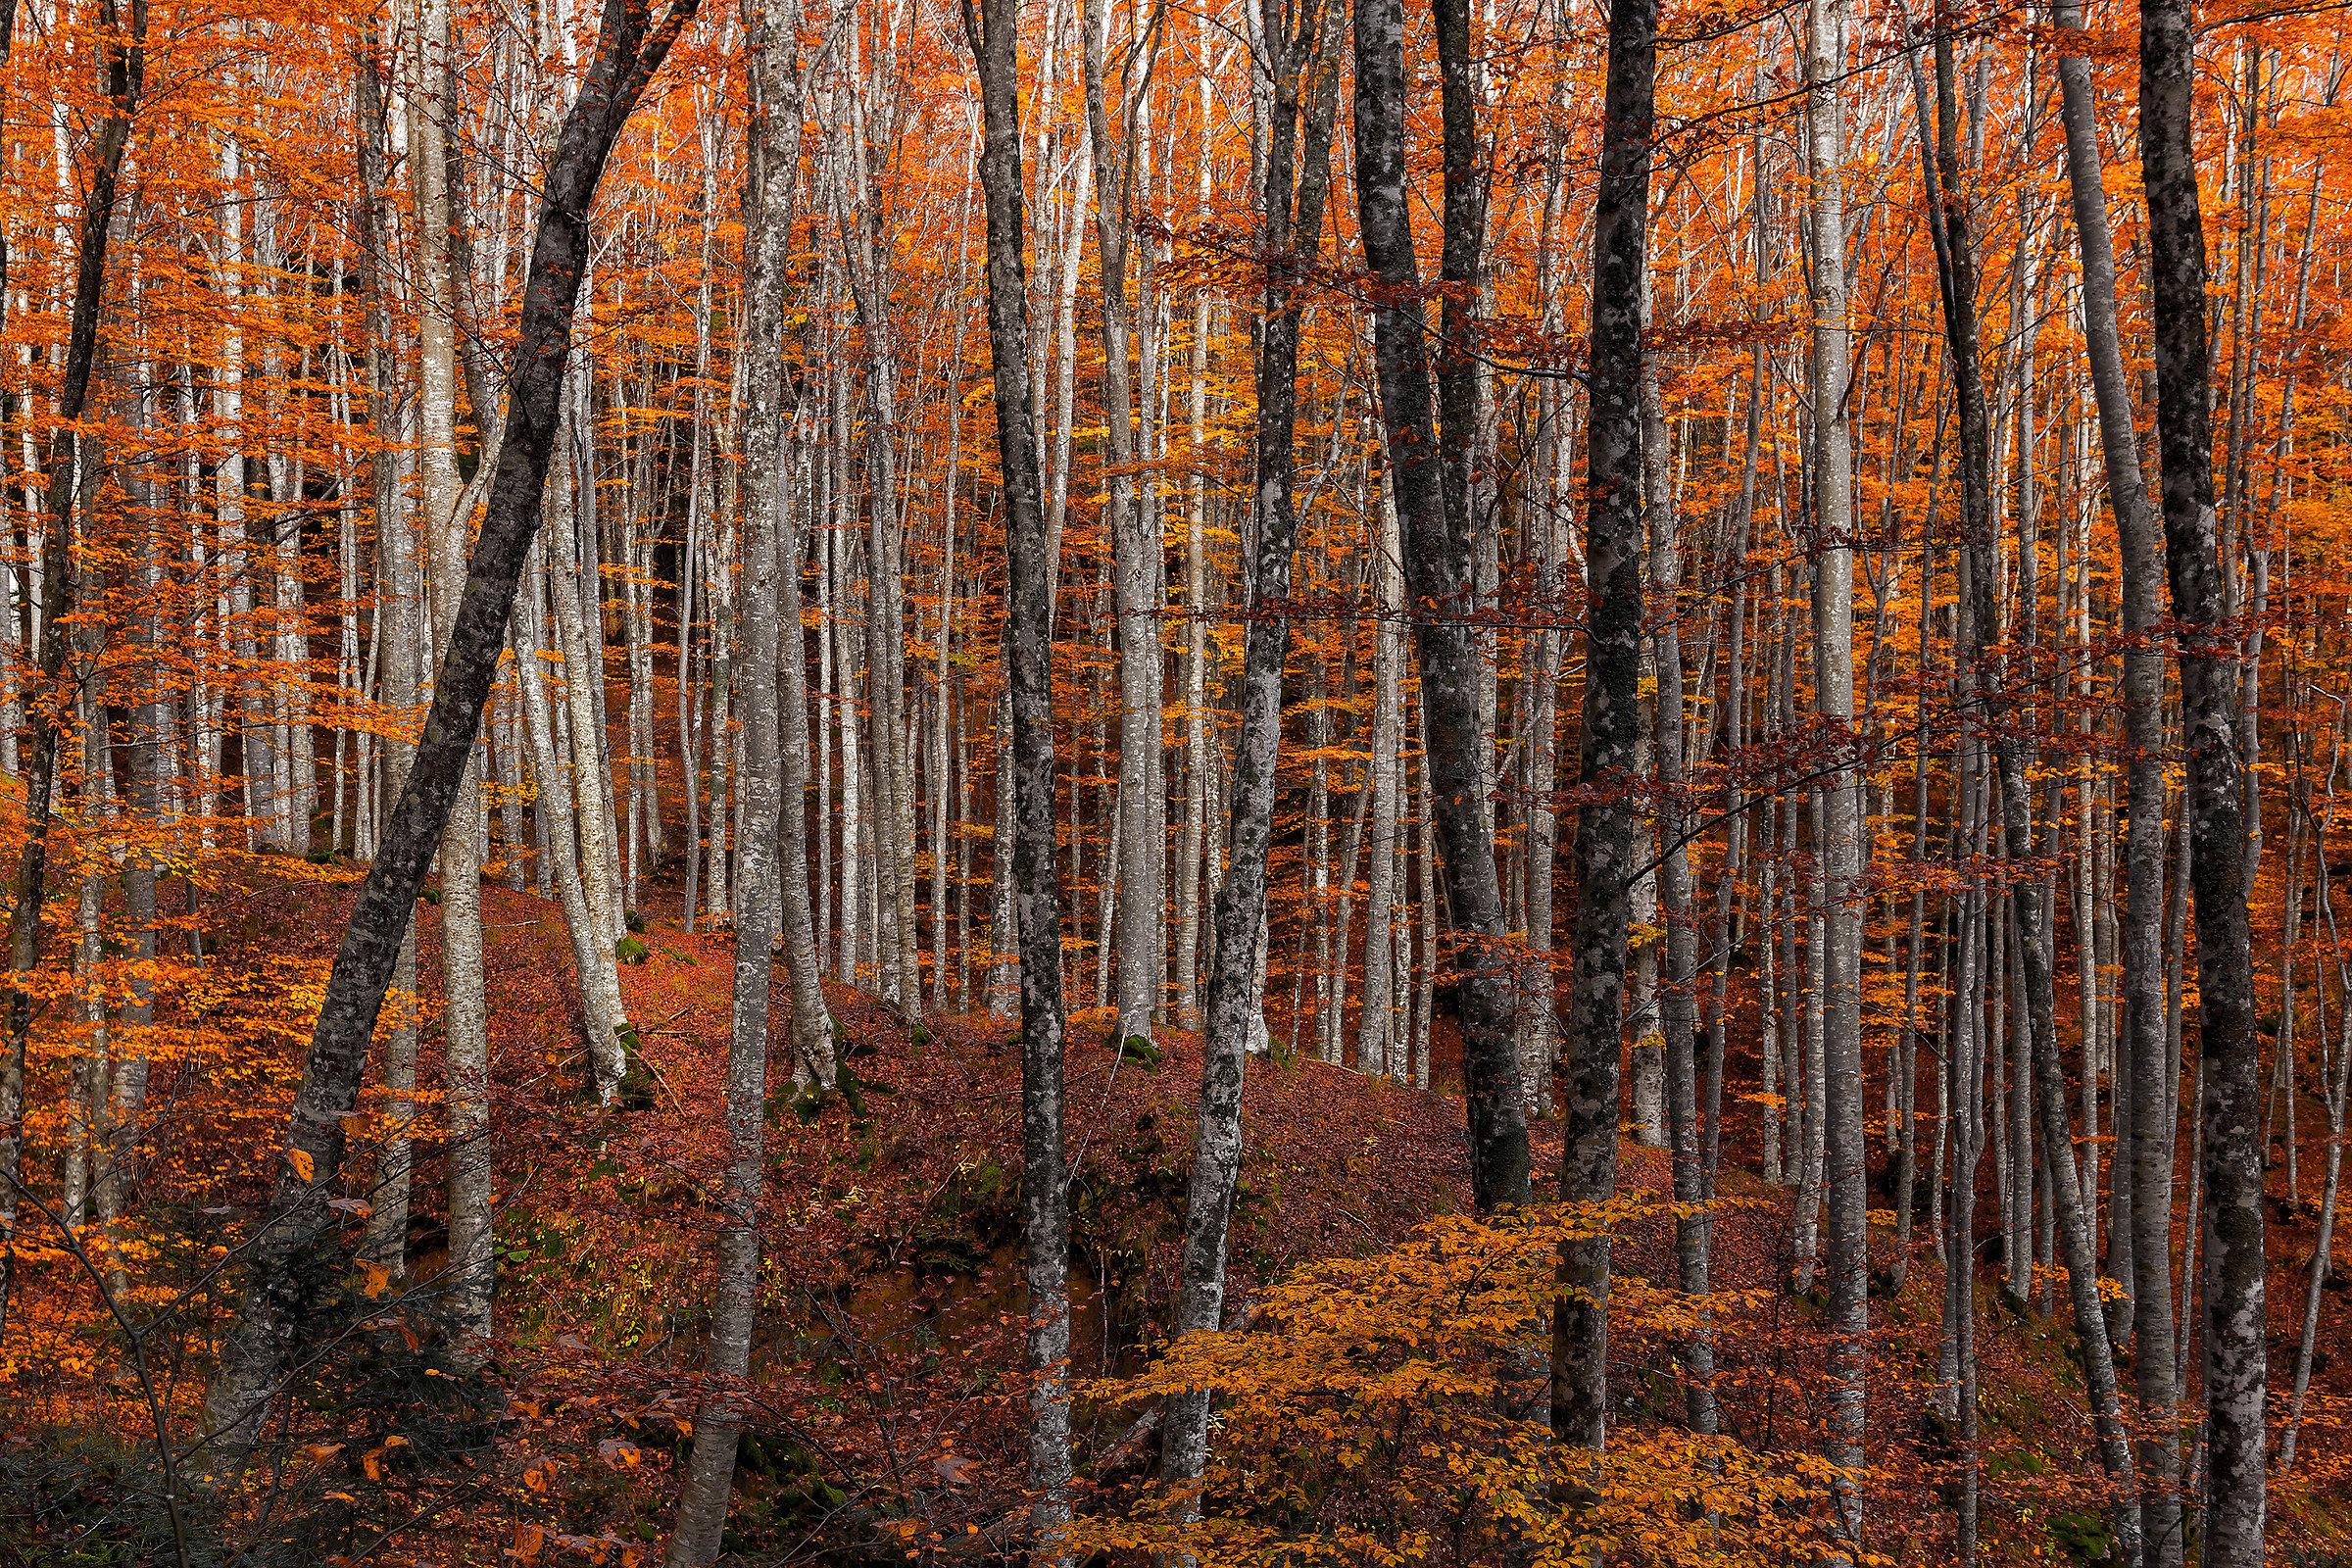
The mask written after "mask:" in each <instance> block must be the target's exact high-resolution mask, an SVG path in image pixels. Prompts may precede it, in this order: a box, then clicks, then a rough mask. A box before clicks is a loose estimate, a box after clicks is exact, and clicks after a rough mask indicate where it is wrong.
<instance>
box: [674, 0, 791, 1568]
mask: <svg viewBox="0 0 2352 1568" xmlns="http://www.w3.org/2000/svg"><path fill="white" fill-rule="evenodd" d="M798 11H799V7H798V6H797V5H796V4H795V3H794V0H747V3H746V4H745V6H744V12H745V16H744V19H743V20H744V30H745V31H746V32H747V33H748V34H749V35H750V36H749V38H748V39H747V40H746V41H747V42H748V43H749V45H750V48H749V49H748V51H747V56H748V61H749V64H750V67H751V73H752V78H753V79H752V92H753V101H754V103H755V105H756V106H757V111H758V119H757V121H756V122H755V125H754V135H755V136H756V137H757V138H758V141H757V148H756V153H755V158H754V169H753V179H752V191H751V192H750V199H749V200H748V201H747V203H746V206H747V207H748V208H749V212H748V213H747V214H746V216H747V218H749V220H750V227H749V232H748V235H747V237H748V238H750V240H751V241H752V251H751V255H750V256H749V257H748V258H747V261H748V262H749V263H750V270H751V275H750V276H749V278H747V279H746V282H747V284H748V287H747V290H746V292H747V293H749V294H750V296H751V298H750V300H749V302H748V303H749V304H750V306H751V310H752V317H753V320H752V324H751V326H750V329H749V330H748V331H747V332H746V334H745V343H746V347H747V349H750V350H751V353H752V358H751V361H750V366H749V374H748V375H747V376H746V380H747V382H749V383H750V384H749V386H748V387H747V391H748V392H749V394H750V395H749V399H748V401H749V403H750V411H749V412H750V416H751V420H750V423H749V425H748V426H747V427H746V431H745V434H746V437H747V440H748V442H749V445H748V446H747V456H749V457H751V460H752V462H753V463H754V465H755V466H753V468H752V470H751V473H752V481H753V491H752V505H751V506H750V507H749V508H747V509H746V510H745V513H744V518H743V592H744V601H745V603H747V604H750V605H754V606H764V605H768V604H772V603H774V602H775V601H776V600H777V599H778V598H780V597H781V595H780V594H779V593H778V589H779V587H780V585H779V584H778V583H777V581H776V578H777V575H778V573H779V572H797V571H798V567H799V564H798V562H797V561H795V560H794V559H793V558H792V556H791V555H790V553H789V552H787V551H786V550H785V549H784V548H783V546H784V543H785V538H784V532H783V530H782V529H781V528H780V527H779V523H780V522H781V521H782V520H783V518H784V517H785V515H786V511H785V507H786V496H785V488H784V483H783V481H784V479H785V476H786V474H785V470H784V468H783V466H781V465H780V464H779V463H778V462H777V461H776V460H777V458H778V457H779V456H780V454H779V452H778V451H777V448H778V447H780V446H781V444H782V443H781V440H780V437H781V435H782V433H783V431H782V420H781V417H780V410H779V404H780V401H781V393H782V391H783V386H782V382H783V361H782V356H781V355H780V354H779V353H778V352H777V350H778V349H779V348H780V346H781V344H780V339H781V336H782V328H783V315H784V309H783V307H784V291H785V287H786V283H787V278H786V276H785V273H786V271H787V270H788V269H789V265H790V264H789V260H788V258H787V256H786V254H785V250H784V247H783V245H782V244H780V243H779V241H780V240H781V239H782V238H783V237H784V236H785V235H786V234H787V233H789V227H790V223H791V202H792V194H793V190H792V187H793V174H792V171H793V170H794V169H795V168H796V166H797V163H798V153H799V150H800V149H799V141H800V129H801V127H800V115H799V113H798V104H797V102H795V101H793V100H792V99H791V98H789V97H787V96H786V95H788V94H790V93H791V92H792V91H793V88H794V86H797V82H794V83H792V85H786V83H787V82H791V75H790V69H791V68H790V63H789V62H790V57H791V54H792V52H793V41H792V40H793V32H794V29H795V27H796V26H797V25H798V22H799V16H798ZM784 154H790V155H791V157H792V161H791V162H785V161H783V158H782V156H780V155H784ZM762 460H764V461H762ZM781 624H782V617H781V616H777V615H771V614H765V613H756V614H751V615H747V616H745V617H744V621H743V627H744V635H743V651H742V652H743V657H742V660H741V661H740V662H739V663H738V665H737V667H736V679H737V680H738V681H739V682H740V690H741V695H742V709H741V711H742V717H743V726H744V748H743V755H744V776H743V791H744V818H743V838H742V847H743V859H742V865H741V867H740V869H739V870H738V872H737V875H736V890H737V893H738V895H739V896H740V900H741V902H740V905H739V907H738V908H737V912H736V917H735V988H734V1003H733V1006H732V1010H731V1013H730V1016H729V1020H728V1033H727V1148H728V1154H729V1159H728V1163H727V1172H726V1206H725V1214H724V1219H723V1221H722V1229H721V1230H720V1233H719V1244H718V1248H719V1263H718V1291H717V1299H716V1300H715V1301H714V1302H713V1303H712V1306H711V1354H710V1363H709V1367H708V1374H709V1376H710V1377H711V1378H712V1379H713V1380H715V1383H716V1386H715V1387H714V1388H713V1389H712V1390H711V1393H710V1394H709V1395H707V1396H706V1397H705V1398H704V1400H703V1407H702V1409H701V1411H700V1412H699V1413H698V1414H697V1415H696V1417H695V1422H694V1448H693V1452H692V1453H691V1455H690V1456H689V1457H688V1460H687V1463H686V1475H685V1480H684V1482H683V1484H682V1486H681V1487H680V1489H679V1494H678V1522H677V1528H676V1530H675V1531H673V1532H672V1534H671V1536H670V1538H669V1552H668V1555H667V1557H666V1558H665V1559H664V1561H665V1564H666V1568H695V1565H699V1564H703V1563H708V1562H710V1561H711V1560H712V1559H714V1558H715V1557H717V1555H718V1553H719V1547H720V1539H721V1536H722V1534H723V1532H724V1531H725V1529H726V1523H727V1504H728V1502H729V1500H730V1499H731V1497H732V1494H733V1484H734V1479H735V1448H736V1440H737V1438H738V1436H739V1435H740V1434H741V1432H742V1429H743V1420H744V1415H745V1406H746V1400H745V1393H744V1390H743V1388H742V1385H743V1384H744V1383H745V1382H746V1381H747V1380H748V1379H749V1378H750V1377H751V1372H752V1327H753V1319H754V1315H755V1312H756V1310H757V1308H758V1305H759V1300H760V1178H761V1176H762V1174H763V1169H764V1164H765V1161H764V1159H763V1157H762V1156H763V1153H764V1148H763V1139H762V1133H763V1131H764V1128H765V1122H764V1112H765V1110H766V1100H767V1032H768V1031H767V1022H768V1020H767V993H768V978H769V968H770V965H771V963H772V961H773V960H772V956H771V955H772V953H773V951H774V943H775V938H776V931H775V925H774V919H775V907H776V899H775V879H776V842H777V837H778V833H777V829H778V826H779V817H780V815H781V812H782V810H783V809H785V808H787V807H789V809H792V810H795V811H798V810H800V809H801V802H799V801H797V800H790V801H780V800H779V796H780V794H781V791H780V790H779V787H778V786H779V783H780V776H779V773H780V769H779V764H780V762H781V758H780V757H779V756H778V753H777V735H776V727H777V726H776V665H777V662H778V659H779V656H780V654H781V655H787V656H789V657H790V658H792V659H793V660H795V661H798V660H799V659H800V658H801V657H802V651H801V623H800V619H799V617H798V616H795V617H793V618H792V620H791V621H790V623H789V624H790V627H791V630H790V632H789V633H782V632H781V631H780V626H781ZM786 642H789V644H790V647H789V648H785V647H783V644H784V643H786ZM794 902H795V903H800V904H803V905H804V907H805V902H806V901H805V900H804V899H799V898H796V899H795V901H794Z"/></svg>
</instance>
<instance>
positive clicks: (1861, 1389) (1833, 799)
mask: <svg viewBox="0 0 2352 1568" xmlns="http://www.w3.org/2000/svg"><path fill="white" fill-rule="evenodd" d="M1845 62H1846V39H1845V12H1844V7H1843V6H1842V5H1841V4H1839V3H1838V0H1812V7H1811V11H1810V13H1809V17H1808V23H1807V27H1806V50H1805V75H1806V82H1807V105H1806V157H1807V164H1808V167H1809V169H1810V171H1811V174H1812V225H1811V226H1812V249H1813V258H1812V260H1813V266H1812V270H1811V281H1812V290H1813V359H1812V371H1813V386H1812V392H1813V452H1814V477H1813V490H1814V517H1813V527H1814V536H1813V541H1812V550H1811V551H1810V552H1809V554H1810V555H1811V558H1812V566H1813V709H1814V713H1815V715H1816V717H1817V718H1818V719H1819V720H1820V721H1821V723H1822V725H1823V727H1824V728H1825V729H1827V730H1829V731H1830V732H1831V733H1832V735H1833V736H1836V735H1838V733H1839V732H1847V733H1850V732H1851V730H1852V728H1853V724H1854V629H1853V617H1854V548H1853V545H1854V541H1853V530H1854V517H1853V454H1852V450H1851V446H1850V436H1849V434H1848V431H1847V427H1846V414H1847V407H1848V382H1849V380H1850V378H1851V373H1852V372H1851V368H1850V364H1849V362H1850V358H1851V348H1850V342H1849V338H1848V331H1847V324H1846V301H1845V195H1844V177H1843V166H1844V162H1845V102H1844V94H1843V93H1842V92H1841V91H1840V90H1839V87H1838V82H1839V81H1840V80H1842V78H1843V76H1844V74H1845ZM1829 744H1830V745H1832V746H1838V745H1840V744H1841V742H1840V740H1839V739H1832V740H1830V741H1829ZM1861 790H1862V781H1861V778H1860V776H1859V775H1858V773H1857V772H1856V770H1855V768H1854V765H1853V761H1852V760H1851V758H1850V757H1839V758H1838V760H1837V765H1836V766H1835V767H1834V768H1832V769H1831V770H1830V771H1829V774H1828V776H1827V777H1825V778H1824V779H1823V780H1822V782H1821V785H1820V787H1819V790H1818V792H1817V793H1816V795H1815V797H1814V799H1815V802H1816V806H1817V809H1819V811H1820V841H1821V846H1822V852H1823V853H1822V864H1821V872H1820V875H1819V877H1818V878H1817V880H1816V886H1817V887H1818V889H1819V896H1820V899H1821V902H1822V906H1823V907H1822V909H1821V913H1820V923H1819V925H1818V926H1817V927H1816V930H1817V931H1818V932H1819V933H1820V935H1821V936H1822V937H1823V939H1824V942H1823V949H1822V961H1821V971H1822V980H1823V984H1822V988H1821V993H1820V995H1821V1009H1822V1051H1821V1056H1820V1065H1821V1069H1822V1071H1821V1081H1820V1086H1819V1090H1818V1092H1817V1093H1812V1094H1811V1096H1810V1098H1811V1099H1812V1100H1813V1103H1815V1104H1817V1105H1818V1106H1819V1107H1820V1110H1821V1113H1822V1115H1823V1118H1824V1120H1823V1125H1822V1128H1821V1131H1820V1133H1819V1135H1818V1136H1817V1138H1816V1139H1815V1142H1817V1143H1819V1144H1820V1146H1821V1147H1822V1149H1823V1151H1824V1155H1825V1158H1826V1161H1827V1171H1826V1182H1827V1186H1828V1191H1829V1220H1830V1236H1829V1259H1828V1261H1829V1273H1830V1279H1829V1294H1830V1310H1829V1318H1830V1323H1831V1326H1832V1332H1833V1333H1834V1334H1835V1335H1836V1336H1837V1338H1836V1339H1835V1340H1834V1341H1833V1342H1832V1345H1831V1350H1830V1369H1831V1370H1830V1375H1831V1377H1832V1379H1833V1381H1834V1383H1835V1389H1834V1392H1833V1393H1832V1395H1831V1397H1830V1399H1831V1409H1832V1415H1831V1418H1830V1428H1831V1431H1830V1444H1829V1456H1830V1462H1831V1463H1833V1464H1835V1465H1838V1467H1839V1477H1838V1479H1837V1480H1834V1481H1833V1482H1832V1483H1831V1489H1830V1490H1831V1495H1832V1498H1833V1501H1834V1504H1835V1506H1836V1507H1837V1508H1838V1513H1839V1516H1840V1520H1839V1522H1840V1526H1841V1529H1842V1531H1843V1534H1844V1536H1845V1538H1846V1543H1847V1544H1848V1545H1849V1546H1850V1547H1852V1549H1854V1550H1855V1551H1856V1553H1857V1554H1858V1553H1859V1552H1860V1550H1861V1547H1862V1541H1861V1530H1862V1499H1861V1495H1860V1493H1859V1491H1858V1490H1857V1488H1856V1486H1855V1483H1854V1481H1853V1480H1852V1477H1853V1476H1854V1475H1856V1474H1858V1473H1859V1472H1860V1470H1861V1469H1862V1467H1863V1464H1864V1462H1865V1461H1864V1453H1863V1446H1862V1437H1863V1416H1864V1403H1865V1394H1866V1390H1867V1383H1866V1380H1867V1378H1868V1375H1869V1366H1870V1341H1869V1335H1870V1314H1869V1301H1868V1298H1867V1293H1866V1290H1865V1286H1866V1284H1867V1276H1868V1271H1869V1268H1870V1218H1869V1213H1868V1210H1869V1207H1870V1199H1869V1191H1868V1180H1867V1178H1868V1167H1867V1160H1868V1157H1869V1156H1868V1152H1867V1150H1866V1149H1865V1146H1864V1142H1863V1123H1864V1121H1865V1120H1866V1119H1867V1112H1866V1110H1865V1108H1864V1103H1863V1101H1864V1093H1863V1082H1862V1000H1861V964H1862V898H1863V893H1862V873H1863V869H1864V860H1865V858H1866V857H1865V854H1864V849H1863V831H1864V823H1863V820H1862V816H1863V812H1862V799H1861ZM1800 1266H1802V1260H1801V1259H1800Z"/></svg>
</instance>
